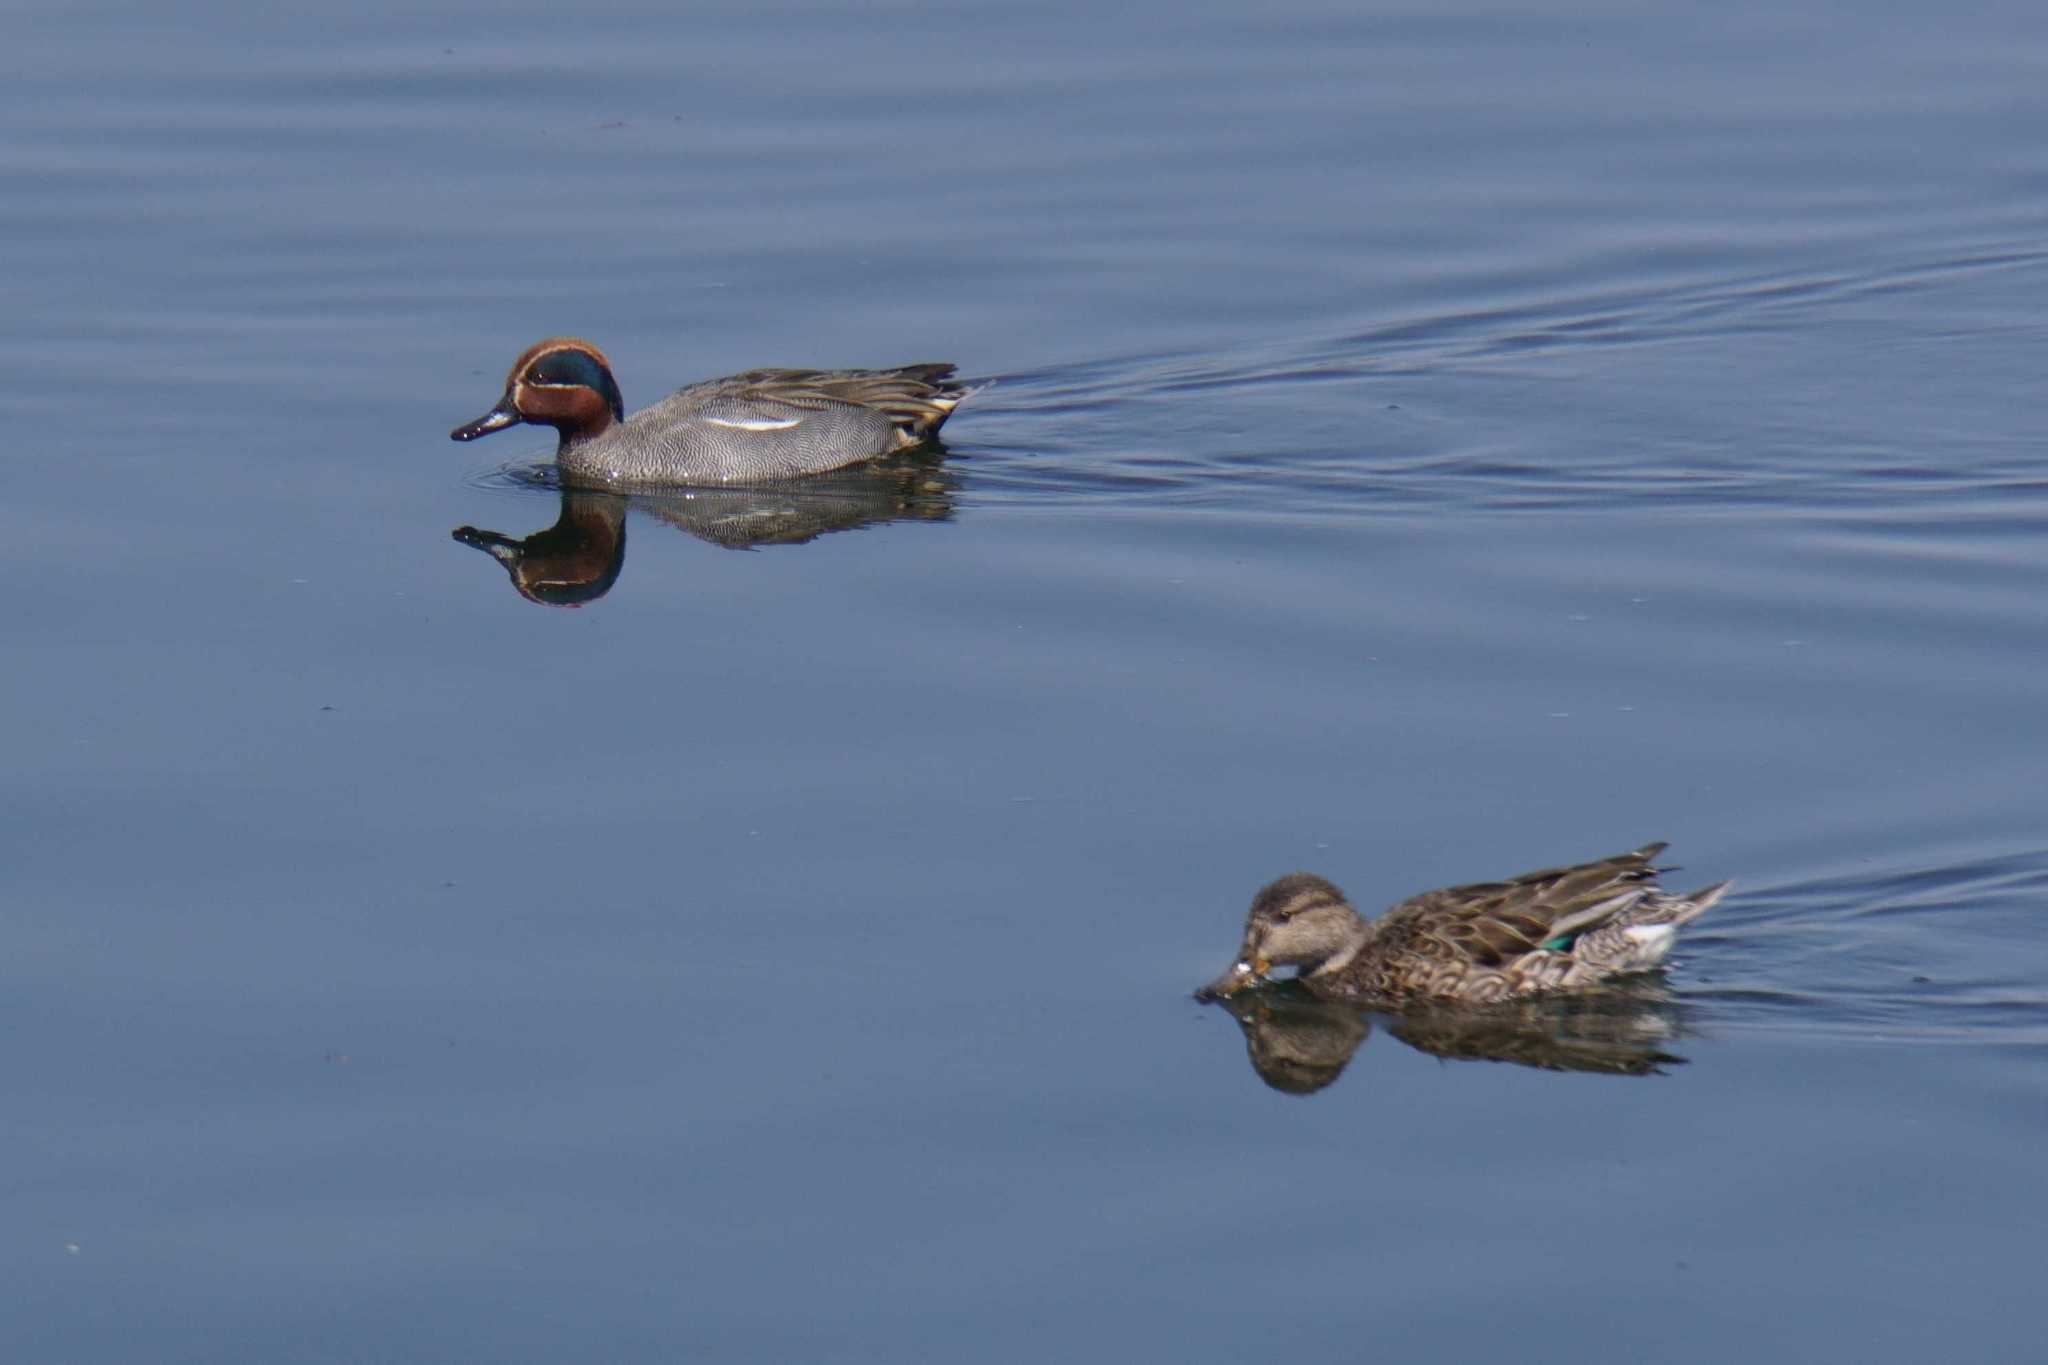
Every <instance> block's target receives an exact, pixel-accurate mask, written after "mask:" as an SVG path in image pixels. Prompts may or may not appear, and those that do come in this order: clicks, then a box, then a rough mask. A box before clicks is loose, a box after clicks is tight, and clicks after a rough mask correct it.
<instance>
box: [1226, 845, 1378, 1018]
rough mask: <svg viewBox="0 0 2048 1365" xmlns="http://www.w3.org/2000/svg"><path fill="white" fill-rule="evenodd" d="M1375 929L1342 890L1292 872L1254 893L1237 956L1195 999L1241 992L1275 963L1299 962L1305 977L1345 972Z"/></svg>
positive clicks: (1293, 964)
mask: <svg viewBox="0 0 2048 1365" xmlns="http://www.w3.org/2000/svg"><path fill="white" fill-rule="evenodd" d="M1371 934H1372V928H1371V926H1370V925H1368V924H1367V923H1366V922H1365V921H1364V920H1363V919H1361V918H1359V915H1358V912H1357V911H1356V910H1353V909H1352V908H1351V902H1349V901H1347V900H1345V899H1344V893H1343V892H1342V891H1339V890H1338V889H1337V888H1336V887H1334V886H1332V885H1330V883H1328V882H1326V881H1324V880H1323V879H1322V878H1321V877H1318V876H1316V875H1315V874H1314V873H1313V872H1290V873H1288V874H1287V875H1286V876H1284V877H1282V878H1280V880H1278V881H1276V882H1273V883H1271V884H1270V885H1268V886H1267V887H1266V888H1265V889H1264V890H1262V891H1260V892H1259V894H1258V895H1256V896H1254V897H1253V898H1252V908H1251V913H1250V914H1248V915H1246V916H1245V921H1244V942H1243V944H1242V945H1240V946H1239V948H1238V950H1237V959H1236V961H1234V962H1232V963H1231V964H1230V970H1228V971H1226V972H1224V973H1223V975H1221V976H1219V977H1217V978H1216V979H1215V980H1214V981H1211V982H1210V983H1209V984H1208V985H1206V986H1204V987H1202V989H1200V990H1198V991H1196V992H1195V998H1196V999H1197V1000H1220V999H1222V998H1224V997H1225V996H1229V995H1235V994H1236V993H1237V992H1238V991H1241V990H1243V989H1244V988H1245V987H1247V986H1253V985H1256V984H1258V983H1259V982H1261V981H1263V980H1265V978H1266V974H1267V973H1268V972H1270V971H1272V970H1273V968H1275V967H1295V968H1298V969H1299V971H1300V974H1301V975H1303V976H1313V975H1315V974H1317V973H1319V972H1334V971H1341V970H1342V969H1343V968H1345V967H1346V966H1349V965H1350V963H1351V959H1352V958H1354V957H1356V956H1358V950H1359V949H1360V948H1363V947H1364V946H1365V941H1366V939H1367V938H1369V937H1370V936H1371Z"/></svg>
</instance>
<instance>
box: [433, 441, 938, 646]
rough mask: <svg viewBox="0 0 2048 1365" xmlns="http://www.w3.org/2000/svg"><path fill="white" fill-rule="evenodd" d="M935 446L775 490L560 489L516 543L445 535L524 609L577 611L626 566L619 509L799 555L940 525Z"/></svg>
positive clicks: (485, 535)
mask: <svg viewBox="0 0 2048 1365" xmlns="http://www.w3.org/2000/svg"><path fill="white" fill-rule="evenodd" d="M943 459H944V450H943V448H941V447H938V446H937V443H936V442H932V443H928V444H927V445H925V446H924V447H921V448H920V449H918V450H917V451H915V452H907V453H905V454H904V455H901V456H898V457H896V458H894V459H890V460H880V461H876V462H874V463H872V464H866V465H860V466H857V467H855V468H852V469H846V470H840V471H835V472H833V473H830V474H819V475H813V476H811V477H809V478H806V479H801V480H793V481H791V482H788V483H777V484H747V485H743V486H737V487H730V488H720V487H706V488H677V489H674V490H670V491H664V492H660V493H633V494H621V493H613V492H609V491H606V490H602V489H593V488H577V487H570V486H564V487H562V488H560V490H559V491H560V494H561V499H562V507H561V514H560V515H559V516H558V517H556V519H555V524H554V525H553V526H550V527H548V528H546V529H545V530H541V531H535V532H534V533H533V534H532V535H529V536H525V537H513V536H508V535H504V534H502V533H500V532H497V531H486V530H483V529H481V528H480V527H475V526H458V527H456V528H455V530H454V531H452V532H451V533H450V534H451V535H452V536H453V537H454V538H455V539H456V540H458V541H460V542H462V543H463V544H464V545H468V546H470V547H472V548H473V549H478V550H482V551H483V552H484V553H485V554H488V555H489V556H490V557H491V558H493V559H495V560H497V561H498V562H499V563H500V564H502V565H504V566H505V572H506V574H507V575H508V576H509V577H510V578H511V580H512V587H513V589H514V590H515V591H516V592H518V594H519V595H520V596H521V597H524V598H525V599H526V600H527V601H529V602H538V603H540V604H541V605H543V606H550V607H576V606H581V605H583V604H584V603H586V602H594V601H596V600H597V599H598V598H600V597H603V596H604V595H605V594H606V593H608V592H610V591H611V590H612V585H613V584H614V583H616V582H617V581H618V578H619V572H620V570H621V569H622V568H623V567H624V565H625V562H626V513H627V511H628V509H629V508H630V509H631V510H633V511H635V512H639V513H642V514H645V515H647V516H651V517H653V518H655V519H656V520H658V521H664V522H667V523H668V524H669V525H671V526H673V527H675V528H676V529H677V530H680V531H685V532H688V533H689V534H690V535H693V536H695V537H697V538H698V539H699V540H708V541H710V542H711V543H712V544H714V545H722V546H724V547H725V548H726V549H729V550H753V549H759V548H761V547H763V546H767V545H802V544H804V543H805V542H807V541H812V540H816V539H817V538H818V537H819V536H822V535H825V534H827V533H829V532H832V531H851V530H855V529H857V528H859V527H863V526H876V525H880V524H881V523H883V522H889V521H945V520H948V519H949V518H951V516H952V515H953V494H954V491H955V488H956V484H957V481H956V480H955V479H954V478H953V477H952V476H951V475H950V474H949V473H948V472H947V471H946V470H945V468H944V464H943Z"/></svg>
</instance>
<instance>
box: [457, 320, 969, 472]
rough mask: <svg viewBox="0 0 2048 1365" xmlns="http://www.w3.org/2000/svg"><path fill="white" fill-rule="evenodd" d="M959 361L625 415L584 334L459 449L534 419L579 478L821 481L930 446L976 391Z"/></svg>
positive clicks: (538, 367) (712, 387) (728, 391)
mask: <svg viewBox="0 0 2048 1365" xmlns="http://www.w3.org/2000/svg"><path fill="white" fill-rule="evenodd" d="M952 376H953V367H952V366H951V365H937V364H935V365H904V366H902V367H900V368H898V369H893V370H748V371H746V372H745V373H744V374H735V375H728V376H726V377H725V378H723V379H706V380H704V381H702V382H701V383H696V384H688V385H685V386H684V387H682V388H680V389H677V390H676V391H675V392H674V393H672V394H670V395H669V396H668V397H666V398H664V399H662V400H661V401H660V402H659V403H656V404H655V405H654V406H653V407H651V408H646V409H643V410H642V411H640V412H636V413H634V414H633V415H632V416H631V417H627V416H626V413H625V405H624V404H623V403H622V402H621V401H620V398H619V385H618V381H617V380H615V379H613V378H612V367H611V362H610V361H608V360H606V359H605V356H604V352H603V351H600V350H598V349H597V347H595V346H593V345H591V344H590V343H589V342H587V341H582V340H579V339H577V338H576V337H549V338H547V339H546V340H545V341H536V342H535V343H534V344H533V345H531V346H529V347H527V348H526V350H525V352H524V353H523V354H522V355H521V356H520V357H519V359H518V360H517V361H515V362H514V363H513V366H512V373H511V374H509V375H507V376H506V378H505V396H504V397H502V398H500V399H499V400H498V405H497V406H496V407H494V408H492V409H491V410H490V411H489V412H487V413H485V414H484V415H483V416H481V417H479V418H477V419H476V420H475V421H474V422H466V423H464V424H463V425H462V426H459V427H457V428H455V430H453V431H451V432H449V433H448V434H449V436H450V437H452V438H453V439H455V440H457V441H473V440H475V439H476V438H477V437H479V436H484V435H487V434H489V433H490V432H493V431H497V430H499V429H500V428H503V427H509V426H512V425H513V424H515V423H518V422H533V423H535V424H537V425H540V426H551V427H553V428H554V429H555V430H556V431H557V432H559V433H560V434H561V443H560V445H558V446H557V447H556V450H555V463H556V464H557V465H559V466H560V467H561V470H562V472H563V473H564V474H565V475H567V476H569V477H570V478H571V479H573V480H576V481H579V482H592V481H594V482H600V483H604V484H611V485H620V484H629V485H630V484H638V485H645V484H685V483H757V482H761V481H764V480H769V479H787V478H794V477H795V476H797V475H800V474H819V473H823V472H824V471H825V470H828V469H838V468H840V467H841V466H843V465H850V464H858V463H859V462H860V461H862V460H871V459H874V458H875V457H876V456H878V455H886V454H888V453H889V452H890V451H892V450H901V449H903V448H904V447H906V446H914V445H916V444H918V443H919V442H920V441H924V440H928V439H929V438H930V437H931V436H932V435H933V434H934V433H936V432H937V431H938V429H939V426H940V425H941V424H942V423H943V422H944V421H945V420H946V418H947V416H948V415H949V414H951V413H952V411H953V409H954V408H955V407H956V406H958V405H959V403H960V401H961V400H962V399H964V398H966V397H967V396H968V395H969V394H970V393H973V392H974V389H973V388H971V387H969V386H967V385H965V384H960V383H957V382H955V381H954V380H953V377H952Z"/></svg>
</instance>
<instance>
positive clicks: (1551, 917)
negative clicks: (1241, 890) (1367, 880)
mask: <svg viewBox="0 0 2048 1365" xmlns="http://www.w3.org/2000/svg"><path fill="white" fill-rule="evenodd" d="M1663 850H1664V845H1663V844H1661V843H1659V844H1646V845H1644V846H1643V847H1642V848H1639V849H1636V850H1634V851H1633V852H1630V853H1620V854H1616V855H1615V856H1614V857H1612V858H1603V859H1600V860H1599V861H1597V862H1590V863H1581V864H1578V865H1576V866H1572V867H1553V868H1545V869H1543V870H1542V871H1540V872H1528V873H1524V874H1523V875H1521V876H1519V877H1513V878H1509V879H1508V880H1506V881H1498V882H1475V883H1473V884H1471V885H1468V886H1453V887H1447V888H1445V889H1443V890H1440V891H1427V892H1424V893H1423V894H1422V895H1419V896H1413V897H1410V898H1409V899H1408V900H1405V901H1402V902H1401V903H1400V904H1399V905H1396V906H1394V907H1393V908H1392V909H1390V910H1388V911H1387V912H1386V913H1384V914H1382V915H1381V916H1380V917H1379V919H1378V920H1377V921H1374V922H1372V923H1370V924H1368V923H1367V922H1366V921H1365V920H1364V919H1362V918H1361V917H1360V916H1359V914H1358V912H1357V911H1356V910H1354V909H1352V908H1351V905H1350V902H1348V901H1346V900H1345V899H1344V893H1343V892H1341V891H1339V890H1338V889H1337V888H1336V887H1335V886H1333V885H1331V884H1330V883H1329V882H1327V881H1325V880H1324V879H1323V878H1321V877H1318V876H1316V875H1315V874H1314V873H1310V872H1294V873H1290V874H1288V875H1287V876H1285V877H1282V878H1280V879H1279V880H1278V881H1275V882H1273V883H1271V884H1270V885H1268V886H1267V887H1265V888H1264V889H1263V890H1261V891H1260V892H1259V894H1258V895H1257V896H1256V897H1255V898H1254V899H1253V901H1252V908H1251V912H1250V914H1249V915H1247V916H1246V918H1245V931H1244V942H1243V945H1242V946H1241V947H1240V948H1239V950H1238V955H1237V960H1236V962H1235V963H1234V964H1233V965H1232V966H1231V968H1230V970H1229V971H1227V972H1225V973H1224V974H1223V975H1222V976H1221V977H1218V978H1217V979H1216V980H1215V981H1213V982H1211V983H1210V984H1209V985H1207V986H1205V987H1203V988H1202V990H1201V991H1199V992H1197V995H1198V996H1200V997H1201V998H1203V999H1214V998H1218V997H1221V996H1226V995H1230V994H1232V993H1233V992H1235V991H1238V990H1242V989H1244V988H1245V987H1247V986H1250V985H1252V984H1254V983H1256V982H1258V981H1260V980H1261V979H1263V978H1264V977H1265V975H1266V973H1267V972H1268V971H1270V970H1271V969H1272V968H1273V967H1276V966H1294V967H1297V968H1299V969H1300V974H1301V975H1300V979H1301V982H1302V984H1303V985H1304V986H1306V987H1307V988H1308V989H1309V990H1310V991H1312V992H1314V993H1315V994H1316V995H1317V996H1320V997H1322V998H1324V999H1328V1000H1358V1001H1365V1002H1371V1003H1377V1004H1385V1005H1392V1006H1400V1005H1405V1004H1407V1003H1410V1002H1413V1001H1419V1000H1460V1001H1467V1002H1473V1003H1487V1002H1492V1001H1498V1000H1512V999H1519V998H1521V997H1525V996H1530V995H1537V994H1541V993H1544V992H1547V991H1573V990H1586V989H1590V988H1593V987H1596V986H1599V985H1600V984H1602V983H1603V982H1605V981H1607V980H1609V979H1610V978H1612V977H1615V976H1619V975H1623V974H1625V973H1629V972H1639V971H1647V970H1648V969H1650V968H1652V967H1654V966H1656V965H1657V964H1658V963H1659V962H1661V961H1663V959H1664V956H1665V954H1666V953H1668V952H1669V951H1670V950H1671V943H1672V940H1673V939H1674V938H1675V937H1676V933H1677V929H1678V926H1679V925H1681V924H1684V923H1685V922H1686V921H1687V920H1689V919H1691V918H1693V916H1695V915H1698V914H1699V913H1701V912H1702V911H1704V910H1705V909H1707V907H1708V906H1711V905H1712V904H1713V903H1714V902H1715V901H1717V900H1719V899H1720V898H1721V895H1722V893H1723V892H1725V891H1726V890H1727V889H1728V883H1726V882H1719V883H1716V884H1715V885H1713V886H1707V887H1702V888H1700V889H1699V890H1697V891H1694V892H1691V893H1689V894H1686V895H1673V894H1671V893H1669V892H1666V891H1665V890H1663V888H1661V887H1659V886H1658V885H1657V881H1656V878H1657V872H1658V869H1656V868H1654V867H1652V866H1651V865H1650V862H1651V859H1653V858H1655V857H1656V856H1657V855H1658V854H1659V853H1661V852H1662V851H1663Z"/></svg>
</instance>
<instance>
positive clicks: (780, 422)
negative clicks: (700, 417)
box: [704, 417, 804, 431]
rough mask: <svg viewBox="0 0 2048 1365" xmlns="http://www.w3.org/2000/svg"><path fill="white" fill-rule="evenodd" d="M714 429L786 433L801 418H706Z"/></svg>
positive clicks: (801, 419)
mask: <svg viewBox="0 0 2048 1365" xmlns="http://www.w3.org/2000/svg"><path fill="white" fill-rule="evenodd" d="M704 420H705V421H706V422H708V423H709V424H710V425H712V426H714V427H731V428H732V429H733V430H734V431H788V430H789V429H790V428H791V427H793V426H795V425H796V424H797V423H799V422H801V421H803V420H804V419H803V418H801V417H706V418H705V419H704Z"/></svg>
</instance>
